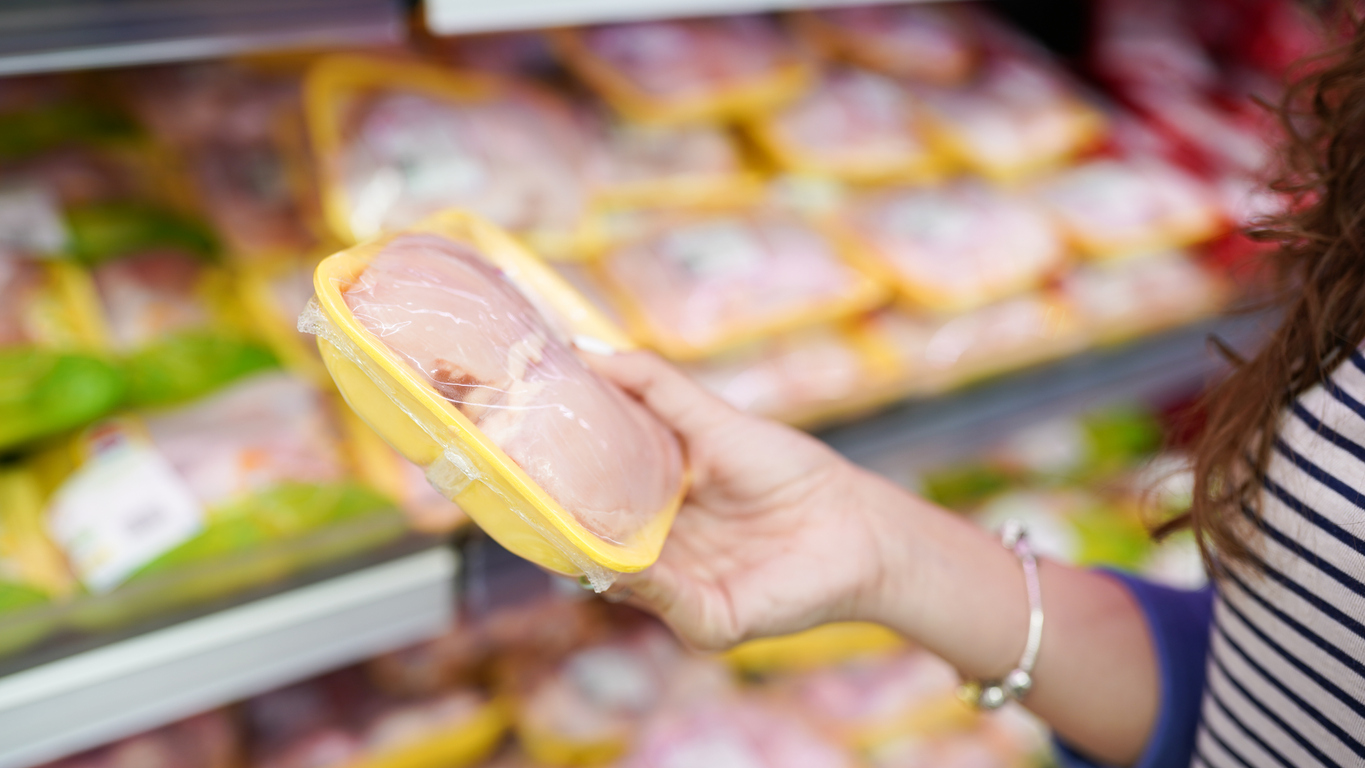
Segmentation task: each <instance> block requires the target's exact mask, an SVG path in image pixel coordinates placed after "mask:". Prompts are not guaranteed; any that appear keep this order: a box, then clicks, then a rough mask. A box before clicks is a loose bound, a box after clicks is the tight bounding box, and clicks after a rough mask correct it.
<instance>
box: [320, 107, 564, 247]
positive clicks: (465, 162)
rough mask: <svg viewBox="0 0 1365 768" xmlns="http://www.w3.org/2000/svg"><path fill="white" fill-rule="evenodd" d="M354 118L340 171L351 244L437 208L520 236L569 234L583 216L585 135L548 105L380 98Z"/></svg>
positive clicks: (562, 110)
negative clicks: (470, 213) (458, 210)
mask: <svg viewBox="0 0 1365 768" xmlns="http://www.w3.org/2000/svg"><path fill="white" fill-rule="evenodd" d="M352 117H353V119H352V120H351V121H350V126H349V128H348V130H347V134H348V135H349V138H348V139H347V140H346V141H345V147H344V149H343V151H342V157H341V160H340V164H341V165H340V167H341V169H342V171H341V172H342V176H343V178H344V184H345V187H346V191H347V197H348V199H349V204H350V208H351V211H350V215H351V228H352V230H353V231H354V232H355V234H356V236H357V237H369V236H371V235H374V234H376V233H378V232H380V231H381V230H394V229H399V228H401V227H403V226H405V225H408V224H412V223H414V222H416V221H417V220H418V219H421V218H423V217H424V216H426V215H427V214H430V213H434V212H436V211H439V210H442V209H445V208H464V209H467V210H471V211H474V212H476V213H478V214H480V215H482V216H483V217H485V218H487V219H489V220H491V221H493V222H494V223H495V224H498V225H500V226H503V227H506V228H508V229H511V230H514V231H517V232H523V233H525V232H540V231H553V232H564V231H568V230H571V229H573V228H574V227H575V226H576V225H577V224H578V222H579V220H580V219H581V217H582V216H583V214H584V210H585V206H586V205H587V196H588V191H587V189H586V187H585V184H584V181H583V177H584V169H583V167H582V166H583V163H584V160H583V159H584V158H585V157H587V156H588V154H589V152H588V150H589V147H588V144H587V137H586V135H585V134H584V133H583V131H582V126H581V125H580V124H579V123H578V122H577V121H576V120H575V119H574V118H573V115H572V113H571V112H569V111H568V110H567V109H563V108H561V105H559V104H558V103H557V102H554V101H551V100H550V99H549V97H540V96H536V97H533V96H532V95H529V94H526V93H521V92H509V93H507V94H505V95H503V96H502V97H501V98H497V99H493V100H485V101H477V102H455V101H440V100H437V99H434V98H430V97H428V96H424V95H420V94H417V93H405V92H386V93H380V94H377V95H376V96H374V97H373V98H371V99H370V100H369V101H368V102H367V103H365V104H363V105H362V106H361V107H360V108H359V109H358V110H357V113H356V114H355V115H353V116H352Z"/></svg>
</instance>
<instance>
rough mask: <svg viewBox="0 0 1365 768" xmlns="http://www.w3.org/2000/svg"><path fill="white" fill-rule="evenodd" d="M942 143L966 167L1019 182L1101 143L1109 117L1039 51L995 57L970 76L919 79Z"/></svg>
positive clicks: (917, 88)
mask: <svg viewBox="0 0 1365 768" xmlns="http://www.w3.org/2000/svg"><path fill="white" fill-rule="evenodd" d="M912 92H913V93H915V94H916V95H917V96H918V97H919V98H920V99H921V100H922V101H923V102H924V104H925V107H926V108H927V110H928V112H929V114H930V115H931V116H932V118H933V119H932V121H931V125H932V126H933V136H934V138H935V140H936V141H937V142H938V145H939V146H941V147H943V148H944V149H945V150H946V151H948V152H949V153H950V154H951V155H952V156H953V157H954V158H956V159H957V161H958V162H960V163H961V164H962V165H965V166H966V167H967V168H969V169H970V170H972V171H975V172H976V173H979V174H981V175H983V176H985V177H987V178H989V179H992V180H995V181H998V182H1002V183H1011V182H1016V181H1018V180H1020V179H1022V178H1024V177H1026V176H1029V175H1032V174H1035V173H1037V172H1039V171H1042V170H1046V169H1051V168H1056V167H1057V166H1059V165H1061V164H1063V163H1065V162H1066V161H1068V160H1070V159H1071V158H1072V157H1074V156H1076V155H1077V154H1078V153H1080V152H1082V151H1084V150H1086V149H1089V148H1091V147H1093V146H1094V145H1096V144H1097V143H1098V142H1099V140H1100V139H1101V138H1102V136H1103V133H1104V125H1105V121H1104V117H1103V116H1102V115H1101V113H1100V112H1099V111H1098V110H1097V109H1096V108H1095V107H1093V106H1091V105H1090V104H1089V103H1087V102H1086V101H1085V100H1084V99H1082V98H1081V97H1080V95H1078V94H1077V93H1076V92H1075V90H1074V89H1073V88H1072V86H1071V85H1070V84H1069V83H1068V82H1066V81H1065V80H1064V79H1063V78H1062V76H1061V75H1059V74H1058V73H1057V72H1056V71H1054V70H1052V69H1050V68H1049V67H1047V66H1045V65H1043V64H1042V63H1040V62H1038V61H1035V60H1033V59H1032V58H1031V57H1028V56H1023V55H1016V54H1013V53H1000V54H998V55H992V56H991V57H990V58H988V59H987V60H986V61H984V62H982V65H981V66H980V67H979V68H978V70H977V72H976V73H975V74H974V75H973V76H972V77H971V78H970V79H969V80H967V81H966V82H964V83H962V84H960V85H956V86H952V87H944V86H933V85H923V84H921V85H915V86H913V87H912Z"/></svg>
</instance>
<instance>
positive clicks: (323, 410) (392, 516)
mask: <svg viewBox="0 0 1365 768" xmlns="http://www.w3.org/2000/svg"><path fill="white" fill-rule="evenodd" d="M36 466H38V467H39V468H40V469H41V473H42V476H43V477H44V478H46V481H47V483H48V486H49V487H50V488H51V491H50V494H49V496H48V498H47V501H46V506H45V509H44V513H43V514H44V524H45V526H46V530H47V531H48V532H49V534H50V535H51V537H52V539H53V541H54V542H55V543H56V544H57V545H58V546H59V547H60V548H61V549H62V551H63V553H64V554H65V556H66V559H67V561H68V562H69V563H70V565H71V568H72V570H73V571H74V572H75V573H76V575H77V576H78V577H79V578H80V580H81V583H82V584H83V585H84V586H85V588H86V589H87V590H88V591H89V592H90V593H92V594H94V595H98V599H94V598H92V599H87V600H84V601H82V603H81V604H80V605H79V606H77V607H76V608H73V610H72V616H71V620H72V621H73V622H74V623H76V624H77V625H79V626H83V627H90V628H107V627H111V626H116V625H119V624H124V623H126V622H128V621H132V620H135V619H139V618H142V617H145V616H148V615H150V614H153V613H157V612H161V611H165V610H169V609H172V608H178V607H183V606H185V605H192V604H195V603H200V602H203V601H205V600H210V599H214V598H220V597H223V596H225V595H229V594H232V593H234V592H237V591H240V590H242V589H245V588H249V587H254V586H259V585H260V584H263V583H268V582H270V581H272V580H277V579H280V578H283V577H285V576H288V575H289V574H291V573H294V572H297V571H299V570H301V569H303V568H306V567H312V566H316V565H317V564H319V563H322V562H326V561H328V560H331V559H335V558H337V557H341V556H345V555H347V554H352V553H354V552H357V551H359V550H362V549H364V548H366V547H370V546H374V545H376V544H377V543H382V542H385V541H388V540H391V539H392V538H394V537H395V536H398V535H401V534H402V533H403V531H404V526H403V523H402V521H401V518H400V516H399V515H398V514H397V513H396V512H395V511H394V510H393V502H392V501H391V500H389V499H388V498H386V497H385V496H382V495H380V494H379V493H377V492H375V491H373V490H371V489H370V488H368V487H367V486H364V485H361V484H360V483H358V482H356V481H355V480H353V479H351V474H352V469H351V467H350V466H349V464H348V463H347V461H346V455H345V434H344V432H343V430H342V428H341V425H340V424H339V422H338V421H337V419H336V416H335V413H334V412H333V411H332V410H331V409H330V407H329V402H328V400H327V398H326V396H325V395H324V394H323V393H321V392H319V391H317V390H316V389H314V388H313V387H311V386H310V385H308V384H307V383H306V382H305V381H303V380H301V379H298V378H295V377H291V376H289V375H288V374H285V373H281V372H272V373H265V374H260V375H257V376H253V377H251V378H249V379H246V380H244V381H242V382H239V383H237V384H235V385H234V386H232V387H229V388H227V389H225V390H223V391H221V392H219V393H216V394H214V395H213V396H211V397H208V398H205V399H203V400H200V401H198V402H196V403H194V404H191V405H188V406H181V407H178V408H172V409H164V410H159V411H154V412H148V413H146V414H144V415H141V416H126V417H122V418H118V419H112V420H107V421H105V422H101V423H100V424H97V425H95V426H93V427H91V428H90V429H88V430H86V431H85V432H84V433H83V434H82V435H80V436H79V437H78V438H77V439H75V440H72V441H70V443H69V444H67V445H63V446H59V447H56V448H54V449H52V450H50V451H47V452H45V453H44V454H41V455H40V456H39V457H38V459H37V464H36Z"/></svg>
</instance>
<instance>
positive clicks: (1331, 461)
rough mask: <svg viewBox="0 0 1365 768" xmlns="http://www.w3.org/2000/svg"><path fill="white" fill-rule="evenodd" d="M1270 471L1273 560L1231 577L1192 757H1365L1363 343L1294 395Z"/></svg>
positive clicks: (1222, 598) (1266, 497)
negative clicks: (1322, 379) (1326, 377)
mask: <svg viewBox="0 0 1365 768" xmlns="http://www.w3.org/2000/svg"><path fill="white" fill-rule="evenodd" d="M1264 485H1265V491H1264V493H1263V496H1262V498H1263V503H1262V510H1263V518H1262V519H1261V520H1260V521H1258V523H1257V524H1258V525H1259V528H1260V531H1261V533H1262V534H1263V535H1262V536H1261V542H1262V543H1261V544H1260V549H1259V554H1260V557H1261V558H1262V560H1263V565H1264V567H1263V569H1262V570H1261V571H1260V572H1259V573H1256V574H1254V575H1251V574H1245V573H1238V574H1233V575H1232V576H1230V577H1229V578H1226V579H1224V580H1222V582H1221V583H1220V584H1219V589H1218V600H1217V603H1216V605H1215V607H1214V626H1213V635H1212V638H1211V641H1210V645H1209V660H1208V683H1207V687H1206V688H1205V691H1204V702H1203V711H1202V717H1201V723H1200V729H1199V736H1198V739H1197V742H1196V748H1195V754H1194V760H1193V765H1194V766H1197V767H1199V768H1202V767H1203V766H1208V767H1209V768H1246V767H1247V766H1253V767H1254V768H1261V767H1262V766H1265V767H1266V768H1314V767H1315V766H1365V356H1362V355H1361V354H1360V352H1358V351H1357V352H1355V353H1353V354H1352V355H1351V358H1350V360H1349V361H1347V362H1346V363H1344V364H1342V365H1341V366H1340V367H1339V368H1338V369H1337V371H1336V372H1335V373H1333V375H1332V377H1331V379H1330V380H1328V381H1327V382H1325V383H1324V384H1322V385H1320V386H1318V387H1315V388H1313V389H1311V390H1309V391H1308V392H1305V393H1304V394H1303V395H1302V396H1301V397H1300V398H1299V399H1298V401H1297V402H1296V403H1295V404H1294V406H1293V407H1292V408H1290V410H1289V413H1287V414H1286V416H1285V421H1284V423H1283V426H1282V428H1281V431H1280V435H1279V439H1278V440H1277V441H1276V443H1275V453H1274V457H1273V459H1272V461H1271V464H1270V466H1269V468H1268V470H1267V472H1266V479H1265V482H1264ZM1247 514H1248V515H1249V514H1250V513H1249V512H1247ZM1252 519H1253V520H1254V518H1252Z"/></svg>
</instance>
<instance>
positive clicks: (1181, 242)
mask: <svg viewBox="0 0 1365 768" xmlns="http://www.w3.org/2000/svg"><path fill="white" fill-rule="evenodd" d="M1039 196H1040V199H1041V200H1042V201H1043V203H1044V204H1045V205H1046V206H1047V208H1048V210H1049V211H1051V212H1052V214H1053V215H1054V216H1055V217H1056V219H1057V222H1058V224H1059V225H1060V226H1061V227H1062V229H1063V230H1064V231H1065V232H1066V234H1067V236H1068V237H1069V238H1070V239H1071V241H1072V242H1074V243H1075V245H1076V247H1077V248H1079V249H1080V250H1081V251H1082V252H1083V253H1085V254H1086V255H1088V256H1091V257H1093V258H1112V257H1121V256H1128V255H1133V254H1142V253H1146V252H1150V251H1159V250H1165V249H1168V248H1181V247H1184V246H1187V245H1193V244H1195V243H1198V242H1201V241H1204V240H1209V239H1211V238H1213V237H1215V236H1217V235H1219V234H1222V233H1223V231H1224V230H1225V229H1226V227H1227V221H1226V219H1225V218H1224V215H1223V211H1222V208H1221V206H1220V202H1219V197H1218V195H1217V192H1216V191H1215V190H1214V189H1213V188H1212V187H1210V186H1208V185H1207V184H1205V183H1204V182H1202V181H1200V180H1199V179H1197V178H1195V177H1194V176H1191V175H1190V174H1189V173H1186V172H1185V171H1183V170H1181V169H1179V168H1176V167H1175V166H1173V165H1170V164H1169V163H1166V162H1164V161H1162V160H1159V159H1156V158H1152V157H1143V158H1133V159H1128V160H1114V159H1105V160H1096V161H1094V162H1090V163H1086V164H1083V165H1079V166H1076V167H1074V168H1070V169H1067V170H1065V171H1062V172H1060V173H1058V174H1057V175H1056V176H1055V177H1053V178H1051V179H1048V180H1047V181H1045V182H1043V183H1042V185H1041V188H1040V189H1039Z"/></svg>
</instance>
